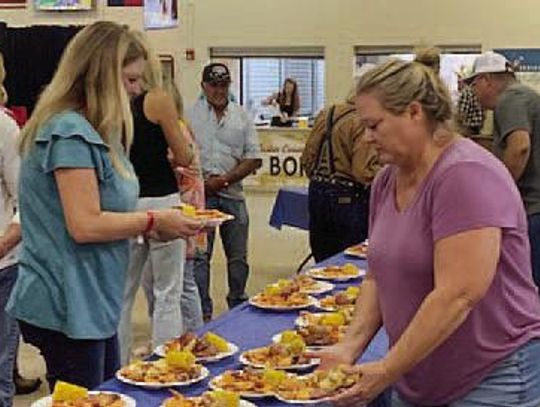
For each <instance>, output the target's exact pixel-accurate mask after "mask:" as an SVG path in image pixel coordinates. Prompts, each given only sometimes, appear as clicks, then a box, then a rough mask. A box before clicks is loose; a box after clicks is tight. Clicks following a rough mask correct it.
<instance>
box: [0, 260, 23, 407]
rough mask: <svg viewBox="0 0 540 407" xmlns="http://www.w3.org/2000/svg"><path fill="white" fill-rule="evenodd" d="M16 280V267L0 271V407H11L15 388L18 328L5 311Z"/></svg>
mask: <svg viewBox="0 0 540 407" xmlns="http://www.w3.org/2000/svg"><path fill="white" fill-rule="evenodd" d="M16 280H17V265H13V266H9V267H6V268H4V269H2V270H0V407H11V405H12V401H13V395H14V394H15V386H14V384H13V366H14V364H15V360H16V358H17V348H18V344H19V327H18V325H17V321H16V320H15V318H12V317H11V316H10V315H9V314H8V313H7V312H6V311H5V310H4V308H5V307H6V303H7V301H8V299H9V296H10V294H11V289H12V288H13V285H14V284H15V281H16Z"/></svg>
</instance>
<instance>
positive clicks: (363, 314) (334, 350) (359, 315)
mask: <svg viewBox="0 0 540 407" xmlns="http://www.w3.org/2000/svg"><path fill="white" fill-rule="evenodd" d="M381 325H382V317H381V310H380V308H379V297H378V294H377V283H376V282H375V279H374V278H373V276H372V275H371V273H370V272H368V273H367V275H366V277H365V278H364V280H363V281H362V285H361V293H360V296H359V297H358V299H357V300H356V304H355V306H354V313H353V317H352V321H351V324H350V325H349V327H348V328H347V332H346V334H345V337H344V338H343V340H342V341H341V342H340V343H338V344H337V345H335V346H332V347H331V348H329V349H327V350H324V351H321V352H317V353H314V354H313V356H316V357H319V358H321V365H320V368H321V369H330V368H332V367H335V366H337V365H340V364H348V365H352V364H354V362H355V361H356V359H357V358H358V357H359V356H360V355H361V354H362V353H363V352H364V350H365V349H366V347H367V346H368V345H369V343H370V342H371V340H372V339H373V337H374V336H375V334H376V333H377V331H378V330H379V328H380V327H381Z"/></svg>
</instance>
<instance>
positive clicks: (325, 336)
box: [272, 325, 347, 350]
mask: <svg viewBox="0 0 540 407" xmlns="http://www.w3.org/2000/svg"><path fill="white" fill-rule="evenodd" d="M346 329H347V327H346V326H345V325H341V326H335V325H308V326H306V327H303V328H297V329H296V330H295V331H284V332H282V333H279V334H276V335H274V336H273V337H272V341H273V342H274V343H279V342H280V341H282V340H283V339H282V338H283V335H286V334H288V333H289V332H294V333H295V334H297V335H299V336H300V337H301V338H302V340H303V341H304V343H305V344H306V347H307V348H308V349H309V350H316V349H320V348H323V347H326V346H332V345H335V344H336V343H338V342H340V341H341V340H342V339H343V338H344V337H345V331H346Z"/></svg>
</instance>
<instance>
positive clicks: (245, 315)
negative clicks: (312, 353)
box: [99, 254, 390, 407]
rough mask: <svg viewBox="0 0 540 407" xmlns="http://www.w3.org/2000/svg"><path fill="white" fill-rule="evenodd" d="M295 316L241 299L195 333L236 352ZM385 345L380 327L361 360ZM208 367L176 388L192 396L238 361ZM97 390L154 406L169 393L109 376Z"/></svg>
mask: <svg viewBox="0 0 540 407" xmlns="http://www.w3.org/2000/svg"><path fill="white" fill-rule="evenodd" d="M347 262H349V263H355V264H357V265H358V266H359V267H366V262H365V261H363V260H359V259H355V258H352V257H349V256H346V255H344V254H338V255H336V256H334V257H331V258H330V259H327V260H326V261H324V262H321V263H320V264H318V265H317V266H323V265H329V264H335V265H342V264H345V263H347ZM357 283H358V281H357V280H353V281H352V282H351V283H336V288H335V290H342V289H344V288H346V287H347V286H349V285H352V284H357ZM297 316H298V312H297V311H295V312H269V311H264V310H259V309H257V308H254V307H252V306H251V305H249V304H247V303H245V304H243V305H240V306H238V307H236V308H234V309H233V310H231V311H229V312H227V313H225V314H223V315H222V316H221V317H219V318H217V319H215V320H213V321H211V322H210V323H208V324H206V325H205V326H204V327H203V328H202V329H201V330H200V332H198V333H203V332H206V331H212V332H215V333H217V334H218V335H221V336H223V337H224V338H226V339H227V340H229V341H230V342H233V343H235V344H237V345H238V346H239V348H240V352H243V351H245V350H249V349H252V348H256V347H260V346H265V345H268V344H269V343H270V342H271V338H272V336H273V335H274V334H276V333H279V332H281V331H284V330H286V329H292V328H293V327H294V320H295V319H296V317H297ZM387 349H388V338H387V336H386V333H385V332H384V331H383V330H381V331H380V332H379V333H378V334H377V335H376V336H375V338H374V339H373V341H372V342H371V344H370V345H369V347H368V349H367V350H366V352H365V353H364V355H363V356H362V357H361V359H360V360H361V361H363V362H367V361H374V360H378V359H380V358H382V357H383V356H384V354H385V353H386V351H387ZM206 366H207V367H208V369H209V370H210V377H209V378H207V379H205V380H204V381H202V382H200V383H198V384H195V385H191V386H188V387H180V388H176V390H179V391H180V392H182V393H183V394H186V395H189V396H192V395H198V394H201V393H202V392H204V391H205V390H207V389H208V381H209V380H210V378H212V377H214V376H216V375H218V374H220V373H222V372H223V371H225V370H233V369H240V368H241V367H242V365H241V363H240V362H239V361H238V354H236V355H234V356H232V357H229V358H227V359H224V360H222V361H220V362H217V363H209V364H206ZM99 388H100V389H101V390H109V391H116V392H120V393H124V394H127V395H129V396H131V397H133V398H134V399H135V400H136V401H137V406H139V407H158V406H159V405H160V404H161V402H162V401H163V400H164V399H165V398H166V397H169V396H170V393H169V392H168V390H148V389H143V388H139V387H136V386H132V385H128V384H124V383H122V382H120V381H118V380H117V379H112V380H109V381H107V382H105V383H103V384H102V385H101V386H100V387H99ZM389 398H390V397H389V392H386V393H385V394H383V395H381V396H380V397H379V398H377V399H376V400H374V401H373V402H372V403H371V404H370V405H369V407H389V406H390V400H389ZM254 402H255V404H256V405H257V406H261V407H263V406H269V407H270V406H285V405H286V404H285V403H282V402H280V401H278V400H276V399H274V398H265V399H258V400H255V401H254Z"/></svg>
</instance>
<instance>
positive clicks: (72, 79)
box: [20, 21, 146, 176]
mask: <svg viewBox="0 0 540 407" xmlns="http://www.w3.org/2000/svg"><path fill="white" fill-rule="evenodd" d="M139 58H145V59H146V48H145V47H144V45H143V44H142V43H141V41H140V40H139V39H138V37H137V36H136V35H135V34H134V33H133V32H132V31H131V30H130V29H129V28H128V27H127V26H124V25H120V24H117V23H113V22H110V21H98V22H96V23H94V24H91V25H89V26H87V27H86V28H84V29H83V30H82V31H80V32H79V33H78V34H77V35H76V36H75V37H74V38H73V39H72V40H71V42H70V43H69V44H68V46H67V48H66V50H65V51H64V54H63V55H62V58H61V60H60V63H59V65H58V69H57V70H56V73H55V75H54V77H53V79H52V81H51V82H50V84H49V85H48V86H47V87H46V88H45V90H44V91H43V93H42V94H41V96H40V98H39V101H38V103H37V105H36V108H35V110H34V112H33V114H32V117H31V118H30V120H29V121H28V123H27V124H26V126H25V127H24V128H23V130H22V134H21V144H20V151H21V154H26V153H28V152H29V151H30V150H31V149H32V148H33V146H34V144H35V139H36V136H37V134H38V132H39V129H40V128H41V126H42V125H43V124H44V123H45V122H46V121H47V120H49V119H50V118H51V117H52V116H54V115H55V114H57V113H60V112H62V111H65V110H73V111H76V112H79V113H80V114H82V115H83V116H85V117H86V119H87V120H88V121H89V122H90V124H91V125H92V126H93V127H94V129H95V130H96V131H97V132H98V133H99V134H100V136H101V138H102V139H103V141H104V142H105V143H107V144H108V145H109V147H110V152H109V154H110V157H111V161H112V164H113V166H114V167H115V168H116V169H117V170H118V171H119V172H120V174H122V175H124V176H127V175H128V171H127V169H126V167H125V166H124V165H123V164H122V161H121V160H120V154H122V153H125V151H128V150H129V147H130V145H131V141H132V139H133V119H132V115H131V110H130V106H129V97H128V95H127V92H126V90H125V88H124V85H123V82H122V68H123V67H125V66H126V65H129V64H130V63H132V62H134V61H136V60H137V59H139ZM122 147H123V149H124V151H121V149H122Z"/></svg>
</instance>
